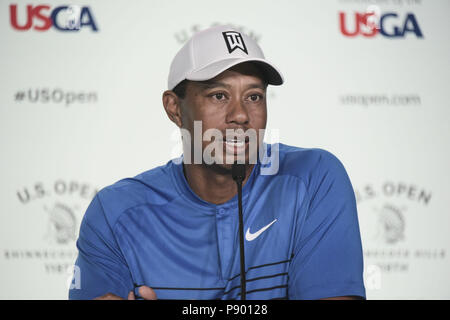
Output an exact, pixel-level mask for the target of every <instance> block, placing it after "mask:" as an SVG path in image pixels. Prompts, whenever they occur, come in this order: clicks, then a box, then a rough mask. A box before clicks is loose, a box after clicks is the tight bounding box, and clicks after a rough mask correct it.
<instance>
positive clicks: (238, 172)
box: [231, 161, 247, 300]
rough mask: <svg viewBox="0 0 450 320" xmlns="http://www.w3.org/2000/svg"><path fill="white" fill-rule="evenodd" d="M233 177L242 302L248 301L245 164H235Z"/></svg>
mask: <svg viewBox="0 0 450 320" xmlns="http://www.w3.org/2000/svg"><path fill="white" fill-rule="evenodd" d="M231 176H232V177H233V180H234V181H236V184H237V189H238V207H239V251H240V254H241V258H240V261H241V300H245V299H246V290H247V289H246V283H245V252H244V251H245V250H244V249H245V248H244V214H243V212H242V181H244V179H245V164H242V163H237V161H236V162H235V163H234V164H233V166H232V168H231Z"/></svg>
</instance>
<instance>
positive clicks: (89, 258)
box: [69, 192, 134, 300]
mask: <svg viewBox="0 0 450 320" xmlns="http://www.w3.org/2000/svg"><path fill="white" fill-rule="evenodd" d="M100 195H101V192H100V193H99V194H97V195H96V196H95V197H94V199H93V200H92V202H91V204H90V205H89V207H88V209H87V211H86V213H85V215H84V217H83V221H82V223H81V227H80V235H79V237H78V240H77V248H78V258H77V260H76V262H75V265H76V266H77V270H78V273H79V274H78V276H79V279H78V282H79V283H78V285H76V286H72V287H73V288H71V289H70V291H69V299H81V300H85V299H93V298H96V297H100V296H103V295H105V294H107V293H111V294H114V295H116V296H119V297H122V298H127V297H128V294H129V292H130V291H131V290H133V288H134V286H133V281H132V278H131V274H130V271H129V269H128V265H127V263H126V260H125V258H124V257H123V255H122V252H121V250H120V247H119V245H118V244H117V241H116V238H115V236H114V233H113V230H112V227H113V226H111V225H110V221H108V219H107V217H106V214H105V212H104V211H103V206H102V203H101V200H100Z"/></svg>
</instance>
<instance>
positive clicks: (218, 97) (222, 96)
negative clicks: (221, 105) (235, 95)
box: [213, 93, 225, 100]
mask: <svg viewBox="0 0 450 320" xmlns="http://www.w3.org/2000/svg"><path fill="white" fill-rule="evenodd" d="M213 97H214V98H216V99H217V100H223V99H225V95H224V94H223V93H215V94H214V95H213Z"/></svg>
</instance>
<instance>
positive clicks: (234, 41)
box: [222, 31, 248, 54]
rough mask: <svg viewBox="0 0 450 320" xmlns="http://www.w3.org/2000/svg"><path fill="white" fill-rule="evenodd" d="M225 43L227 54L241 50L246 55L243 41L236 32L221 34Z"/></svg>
mask: <svg viewBox="0 0 450 320" xmlns="http://www.w3.org/2000/svg"><path fill="white" fill-rule="evenodd" d="M222 34H223V38H224V39H225V43H226V44H227V48H228V53H232V52H233V51H234V50H236V49H241V50H242V51H244V52H245V53H246V54H248V52H247V47H246V46H245V43H244V39H243V38H242V35H241V34H240V33H239V32H236V31H226V32H222Z"/></svg>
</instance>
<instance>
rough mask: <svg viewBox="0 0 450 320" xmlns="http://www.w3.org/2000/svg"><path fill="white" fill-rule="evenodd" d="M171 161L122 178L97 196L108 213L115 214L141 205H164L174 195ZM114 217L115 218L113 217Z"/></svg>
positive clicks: (103, 189)
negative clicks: (130, 176)
mask: <svg viewBox="0 0 450 320" xmlns="http://www.w3.org/2000/svg"><path fill="white" fill-rule="evenodd" d="M171 165H172V164H171V161H169V162H168V163H166V164H165V165H161V166H158V167H155V168H153V169H150V170H147V171H144V172H142V173H140V174H138V175H136V176H134V177H132V178H124V179H121V180H119V181H117V182H115V183H113V184H111V185H109V186H106V187H104V188H102V189H101V190H100V191H99V192H98V193H97V197H98V199H99V201H100V203H101V205H102V207H103V211H104V212H105V213H107V214H108V215H112V216H115V218H117V216H118V215H120V214H122V213H123V212H125V211H126V210H128V209H130V208H134V207H138V206H141V205H148V204H150V205H164V204H165V203H167V202H169V201H170V200H171V198H173V196H174V188H173V186H172V180H171V179H172V178H171V173H170V170H171ZM113 219H114V218H113Z"/></svg>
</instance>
